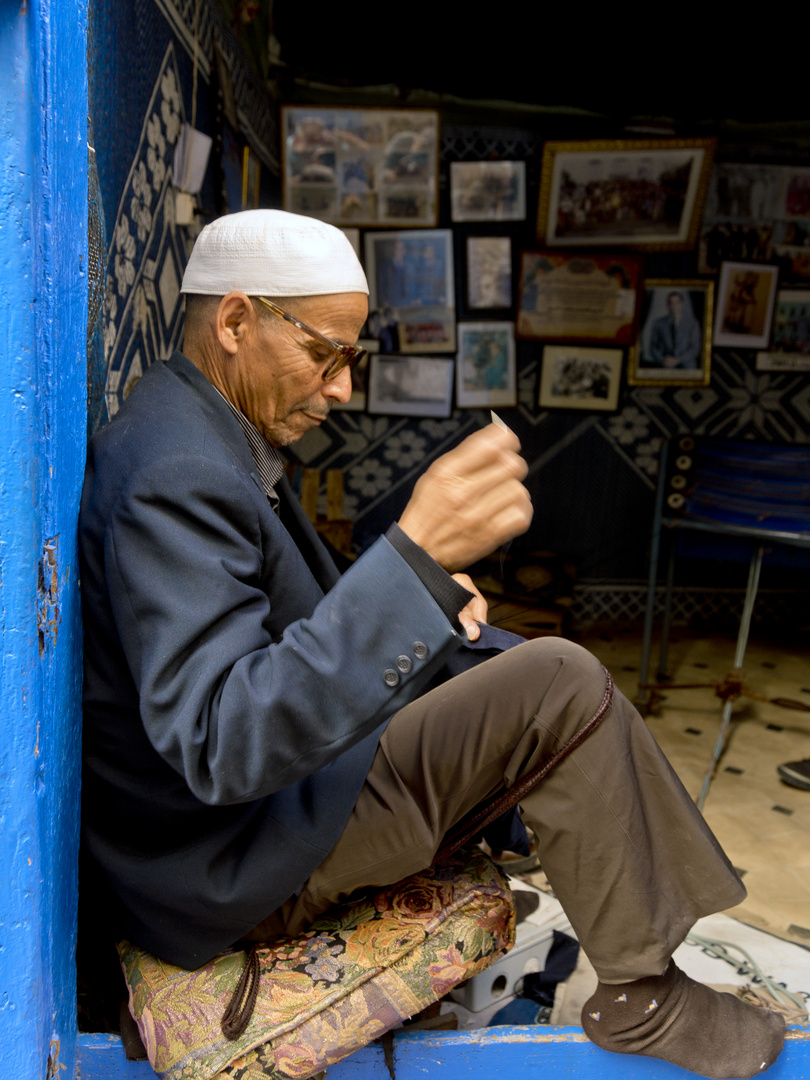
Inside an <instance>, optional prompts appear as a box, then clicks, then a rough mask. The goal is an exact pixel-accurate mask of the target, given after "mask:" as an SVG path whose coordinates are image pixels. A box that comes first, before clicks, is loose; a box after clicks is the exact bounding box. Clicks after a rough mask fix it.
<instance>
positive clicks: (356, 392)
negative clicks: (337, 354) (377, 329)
mask: <svg viewBox="0 0 810 1080" xmlns="http://www.w3.org/2000/svg"><path fill="white" fill-rule="evenodd" d="M357 344H358V345H359V346H360V348H361V349H365V350H366V353H368V356H364V357H363V359H362V360H361V361H360V363H359V364H357V365H356V366H355V367H353V368H352V396H351V397H350V398H349V400H348V401H347V402H345V404H344V403H343V402H338V401H336V402H335V403H334V404H333V405H332V408H333V409H338V410H341V409H342V410H344V411H345V412H362V411H363V410H364V409H365V408H366V404H367V402H368V365H369V358H370V355H371V353H376V352H379V351H380V343H379V341H376V340H375V339H374V338H360V339H359V340H358V342H357Z"/></svg>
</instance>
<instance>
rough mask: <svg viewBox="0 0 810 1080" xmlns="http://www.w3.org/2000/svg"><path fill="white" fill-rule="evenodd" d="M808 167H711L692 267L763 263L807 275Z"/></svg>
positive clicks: (797, 276)
mask: <svg viewBox="0 0 810 1080" xmlns="http://www.w3.org/2000/svg"><path fill="white" fill-rule="evenodd" d="M808 219H810V168H808V167H807V166H804V167H797V166H793V165H763V164H756V165H751V164H738V163H734V162H731V163H727V162H723V163H721V164H717V165H715V167H714V170H713V172H712V178H711V183H710V185H709V194H708V197H707V199H706V209H705V212H704V214H703V227H702V229H701V237H700V249H699V259H698V271H699V273H701V274H716V273H717V272H718V271H719V269H720V264H721V263H722V262H726V261H731V262H735V261H736V262H766V263H775V264H777V265H778V266H779V275H780V278H781V279H782V280H783V281H785V280H787V279H794V280H796V281H802V280H805V279H807V278H810V250H808V244H809V243H810V220H808Z"/></svg>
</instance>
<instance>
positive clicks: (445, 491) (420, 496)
mask: <svg viewBox="0 0 810 1080" xmlns="http://www.w3.org/2000/svg"><path fill="white" fill-rule="evenodd" d="M518 450H520V443H519V442H518V439H517V436H516V435H515V434H514V432H512V431H509V430H503V429H501V428H499V427H497V426H496V425H495V424H490V425H489V426H488V427H485V428H482V429H481V430H480V431H476V432H475V434H473V435H470V436H469V437H468V438H466V439H465V440H464V442H462V443H461V444H460V445H459V446H457V447H456V448H455V449H454V450H451V451H450V452H449V453H447V454H444V455H442V457H440V458H438V459H437V460H436V461H434V462H433V464H432V465H431V466H430V468H429V469H428V470H427V472H426V473H425V474H424V475H423V476H421V477H420V478H419V480H418V481H417V483H416V487H415V488H414V490H413V495H412V496H411V499H410V502H409V503H408V505H407V506H406V507H405V510H404V512H403V514H402V517H401V518H400V519H399V527H400V528H401V529H402V531H403V532H405V533H407V534H408V536H409V537H410V538H411V540H413V541H414V543H416V544H419V545H420V547H423V548H424V549H425V551H426V552H427V553H428V555H431V556H432V557H433V558H434V559H435V560H436V562H437V563H439V565H440V566H443V567H444V568H445V570H448V571H450V572H451V573H452V572H454V571H456V570H463V569H464V567H466V566H469V565H470V564H471V563H474V562H475V561H476V560H477V559H480V558H482V557H483V556H484V555H488V554H489V553H490V552H491V551H494V550H495V548H497V547H499V546H500V545H501V544H503V543H505V542H506V541H507V540H511V539H512V537H513V536H518V535H520V533H524V532H525V531H526V530H527V529H528V527H529V524H530V522H531V520H532V512H533V511H532V504H531V499H530V498H529V493H528V491H527V490H526V488H525V487H524V485H523V482H522V481H523V479H524V477H525V476H526V473H527V472H528V467H527V465H526V462H525V461H524V460H523V458H522V457H520V455H519V454H518Z"/></svg>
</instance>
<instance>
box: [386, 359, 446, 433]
mask: <svg viewBox="0 0 810 1080" xmlns="http://www.w3.org/2000/svg"><path fill="white" fill-rule="evenodd" d="M453 367H454V361H453V360H452V359H450V358H449V357H437V356H430V357H428V356H385V355H383V354H382V353H378V354H375V355H372V356H371V357H370V362H369V379H368V411H369V412H370V413H382V414H384V415H389V416H433V417H437V418H440V419H446V418H447V417H448V416H449V415H450V413H451V411H452V407H453Z"/></svg>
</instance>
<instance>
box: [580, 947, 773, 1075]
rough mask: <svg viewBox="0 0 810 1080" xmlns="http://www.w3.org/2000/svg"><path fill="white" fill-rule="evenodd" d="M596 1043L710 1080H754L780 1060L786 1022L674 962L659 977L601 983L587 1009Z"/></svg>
mask: <svg viewBox="0 0 810 1080" xmlns="http://www.w3.org/2000/svg"><path fill="white" fill-rule="evenodd" d="M582 1026H583V1027H584V1028H585V1032H586V1034H587V1036H588V1038H589V1039H591V1040H592V1041H593V1042H595V1043H596V1045H597V1046H600V1047H601V1048H602V1049H603V1050H612V1051H613V1052H614V1053H617V1054H643V1055H645V1056H646V1057H656V1058H661V1059H662V1060H664V1061H669V1062H670V1063H671V1064H673V1065H679V1066H680V1067H681V1068H683V1069H690V1070H691V1071H692V1072H694V1073H698V1074H699V1075H701V1076H707V1077H710V1078H711V1080H732V1078H733V1080H750V1078H751V1077H754V1076H759V1074H760V1073H763V1072H764V1071H765V1070H766V1069H767V1068H768V1067H769V1066H770V1065H772V1064H773V1063H774V1061H776V1059H777V1057H778V1056H779V1052H780V1051H781V1049H782V1045H783V1043H784V1040H785V1025H784V1022H783V1020H782V1017H781V1016H778V1015H777V1014H776V1013H773V1012H771V1011H770V1010H769V1009H765V1008H758V1007H757V1006H755V1005H749V1004H747V1003H746V1002H744V1001H741V1000H740V998H738V997H735V996H734V995H733V994H720V993H718V992H717V991H716V990H712V989H710V988H709V987H708V986H703V984H702V983H698V982H695V981H694V979H690V978H689V976H688V975H685V974H684V973H683V972H682V971H681V970H680V969H679V968H677V967H676V966H675V964H674V963H673V962H672V961H670V963H669V967H668V968H667V970H666V971H665V972H664V974H663V975H660V976H651V977H650V978H646V979H638V980H637V981H636V982H629V983H618V984H615V985H609V984H607V983H601V982H600V983H599V985H598V986H597V988H596V993H595V994H594V995H593V996H592V997H591V998H589V999H588V1001H586V1002H585V1005H584V1006H583V1009H582Z"/></svg>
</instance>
